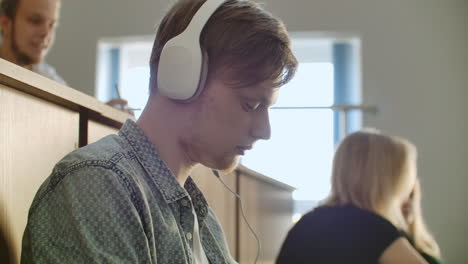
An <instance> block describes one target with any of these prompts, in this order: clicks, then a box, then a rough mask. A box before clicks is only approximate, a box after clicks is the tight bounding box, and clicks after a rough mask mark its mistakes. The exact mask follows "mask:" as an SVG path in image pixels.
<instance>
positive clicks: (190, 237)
mask: <svg viewBox="0 0 468 264" xmlns="http://www.w3.org/2000/svg"><path fill="white" fill-rule="evenodd" d="M185 237H186V238H187V239H188V240H192V233H190V232H187V233H186V234H185Z"/></svg>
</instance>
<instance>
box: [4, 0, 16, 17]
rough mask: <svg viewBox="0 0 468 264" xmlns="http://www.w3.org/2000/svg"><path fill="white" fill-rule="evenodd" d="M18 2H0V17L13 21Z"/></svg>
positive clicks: (9, 0)
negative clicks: (3, 16)
mask: <svg viewBox="0 0 468 264" xmlns="http://www.w3.org/2000/svg"><path fill="white" fill-rule="evenodd" d="M18 5H19V0H2V2H1V3H0V15H5V16H7V17H9V18H11V19H13V18H14V17H15V15H16V10H17V9H18Z"/></svg>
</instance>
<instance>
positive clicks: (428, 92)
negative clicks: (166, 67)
mask: <svg viewBox="0 0 468 264" xmlns="http://www.w3.org/2000/svg"><path fill="white" fill-rule="evenodd" d="M63 2H64V3H63V7H62V18H61V22H60V27H59V29H58V36H57V42H56V45H55V47H54V49H53V51H52V53H51V54H50V56H49V62H50V63H51V64H52V65H54V66H56V68H57V69H58V71H59V72H60V73H61V74H62V75H63V77H64V78H65V79H66V80H67V81H68V82H69V83H70V85H71V86H73V87H76V88H78V89H80V90H82V91H84V92H86V93H88V94H93V93H94V68H95V50H96V43H97V39H98V38H99V37H116V36H122V35H145V34H152V33H153V32H154V25H155V24H156V23H157V22H158V21H159V19H160V18H161V16H162V14H163V13H164V11H165V9H166V7H167V5H168V3H169V2H170V1H169V0H158V1H154V0H153V1H149V0H133V1H128V0H112V1H111V0H105V1H91V0H80V1H63ZM263 2H265V3H266V6H267V9H269V10H270V11H272V12H273V13H275V14H276V15H278V16H279V17H281V18H282V19H283V20H284V21H285V22H286V24H287V26H288V28H289V30H291V31H328V32H345V33H349V32H351V33H355V34H358V35H359V36H360V37H361V39H362V49H363V50H362V55H363V78H362V84H363V96H364V102H365V103H367V104H373V105H374V104H375V105H377V106H378V107H379V109H380V112H379V114H378V115H376V116H368V117H366V120H365V124H366V125H367V126H375V127H378V128H380V129H382V130H384V131H387V132H389V133H391V134H396V135H400V136H404V137H407V138H409V139H411V140H412V141H414V142H415V143H416V145H417V147H418V149H419V164H420V167H419V174H420V176H421V178H422V181H423V188H424V195H425V198H424V202H425V205H424V209H425V213H426V216H427V219H428V222H429V226H430V227H431V229H432V230H433V231H434V233H435V235H436V237H437V239H438V241H439V242H440V244H441V246H442V250H443V253H444V256H445V259H446V263H465V262H467V261H468V251H467V250H465V247H466V245H467V244H468V239H467V238H466V234H465V232H464V230H466V229H468V210H467V206H466V204H468V196H466V195H465V194H464V191H465V187H466V186H468V175H467V174H468V173H467V171H468V158H467V157H468V150H467V149H468V141H467V140H466V138H465V135H468V122H467V121H468V118H467V117H466V115H468V104H465V102H464V100H466V99H467V98H468V85H467V84H468V51H467V50H468V1H466V0H443V1H442V0H391V1H384V0H287V1H285V0H264V1H263Z"/></svg>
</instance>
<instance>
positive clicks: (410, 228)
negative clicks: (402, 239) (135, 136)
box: [401, 180, 442, 264]
mask: <svg viewBox="0 0 468 264" xmlns="http://www.w3.org/2000/svg"><path fill="white" fill-rule="evenodd" d="M401 209H402V213H403V217H404V219H405V222H406V228H403V231H404V233H405V235H406V237H407V238H408V240H409V241H410V242H411V244H412V245H413V246H414V247H415V248H416V249H417V250H418V252H419V253H420V254H421V255H422V256H423V257H424V259H425V260H426V261H427V262H428V263H430V264H441V263H442V262H441V260H440V249H439V246H438V245H437V242H436V241H435V240H434V238H433V237H432V235H431V234H430V233H429V231H428V230H427V227H426V224H425V223H424V218H423V216H422V209H421V184H420V182H419V180H416V184H415V185H414V188H413V191H412V192H411V194H410V196H409V197H408V199H407V200H406V201H405V202H404V203H403V205H402V208H401Z"/></svg>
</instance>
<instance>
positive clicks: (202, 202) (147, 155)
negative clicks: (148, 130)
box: [119, 119, 208, 222]
mask: <svg viewBox="0 0 468 264" xmlns="http://www.w3.org/2000/svg"><path fill="white" fill-rule="evenodd" d="M119 135H120V136H122V137H123V138H125V139H126V140H127V142H128V143H129V144H130V146H131V148H132V150H133V151H134V152H135V154H136V156H137V158H138V161H139V162H140V164H141V165H142V166H143V168H144V169H145V170H146V172H147V173H148V174H149V175H150V177H151V178H152V179H153V181H154V183H155V184H156V186H157V188H158V189H159V191H160V192H161V194H162V196H163V199H164V200H165V201H166V203H172V202H175V201H177V200H180V199H182V198H184V197H187V195H190V197H191V199H192V203H193V206H194V208H195V212H196V213H197V216H198V218H199V219H198V220H199V221H200V222H202V221H203V219H204V218H205V217H206V215H207V214H208V203H207V201H206V199H205V197H204V196H203V193H202V192H201V191H200V189H199V188H198V187H197V185H196V184H195V182H194V181H193V179H192V178H191V177H188V178H187V181H186V182H185V184H184V187H185V190H184V188H182V186H180V184H179V182H178V181H177V179H176V177H175V175H174V174H173V173H172V172H171V171H170V169H169V167H168V166H167V165H166V163H165V162H164V161H163V160H162V159H161V158H160V156H159V154H158V152H157V151H156V148H155V146H154V145H153V144H152V143H151V142H150V141H149V139H148V138H147V137H146V136H145V134H144V133H143V130H141V128H140V127H138V125H137V124H136V123H135V122H134V121H132V120H130V119H129V120H127V121H126V122H125V123H124V125H123V126H122V128H121V129H120V131H119Z"/></svg>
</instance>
